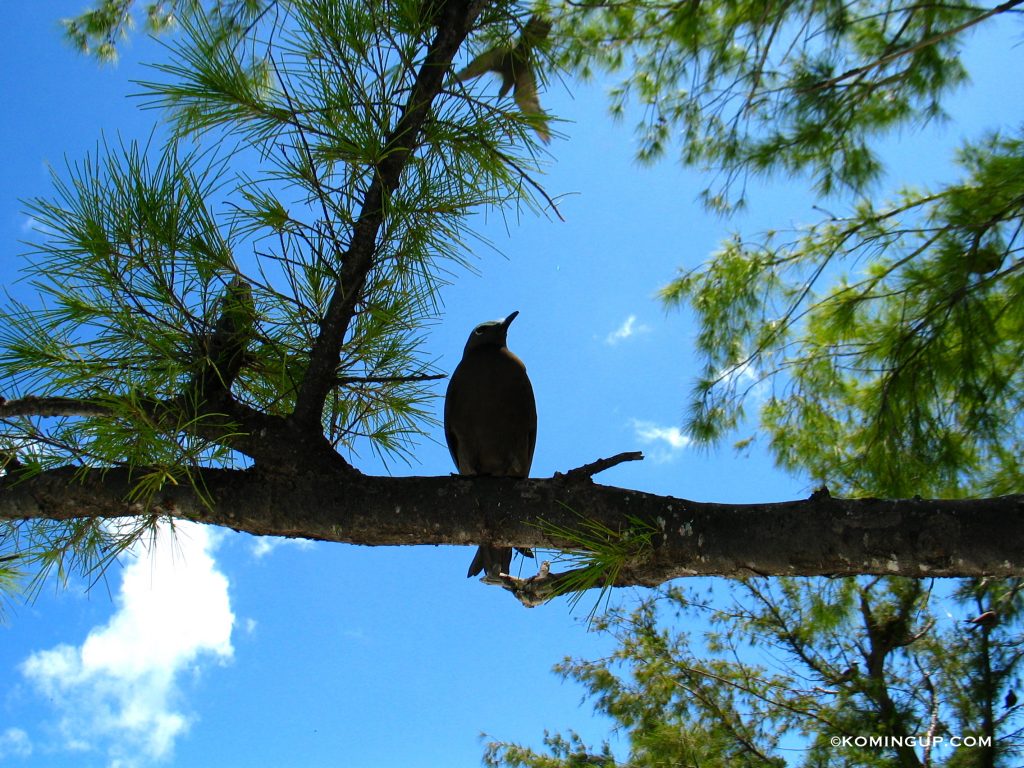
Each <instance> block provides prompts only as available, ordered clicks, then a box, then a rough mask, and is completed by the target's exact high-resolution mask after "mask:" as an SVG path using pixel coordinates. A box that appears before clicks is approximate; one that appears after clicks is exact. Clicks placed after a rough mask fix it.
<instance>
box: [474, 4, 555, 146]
mask: <svg viewBox="0 0 1024 768" xmlns="http://www.w3.org/2000/svg"><path fill="white" fill-rule="evenodd" d="M550 31H551V22H549V21H547V20H546V19H544V18H541V17H540V16H537V15H534V16H531V17H530V20H529V21H527V22H526V25H525V26H524V27H523V31H522V33H521V34H520V35H519V40H518V41H517V42H516V44H515V45H512V46H508V45H496V46H494V47H493V48H488V49H487V50H486V51H484V52H483V53H481V54H480V55H479V56H477V57H476V58H475V59H473V61H471V62H470V63H469V66H467V67H466V68H465V69H463V70H461V71H460V72H458V73H457V74H456V75H455V78H456V79H457V80H458V81H459V82H460V83H461V82H465V81H466V80H472V79H473V78H475V77H480V75H482V74H484V73H485V72H497V73H498V74H499V75H501V90H500V91H498V96H499V98H500V97H503V96H505V94H507V93H508V92H509V91H510V90H511V91H512V98H513V99H514V100H515V102H516V105H517V106H518V107H519V109H520V111H521V112H522V113H523V114H524V115H527V116H529V117H532V118H535V120H534V122H533V127H534V130H535V131H536V132H537V135H538V136H539V137H540V140H541V141H543V142H544V143H545V144H547V143H548V142H550V141H551V132H550V131H549V130H548V126H547V117H546V116H545V115H544V110H543V109H541V107H540V99H539V98H538V96H537V74H536V72H535V71H534V61H533V58H534V55H533V52H534V49H535V48H536V47H537V45H538V44H539V43H540V42H541V41H543V40H544V38H546V37H547V36H548V33H549V32H550Z"/></svg>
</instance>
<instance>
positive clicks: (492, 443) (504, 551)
mask: <svg viewBox="0 0 1024 768" xmlns="http://www.w3.org/2000/svg"><path fill="white" fill-rule="evenodd" d="M518 314H519V313H518V312H513V313H512V314H511V315H509V316H508V317H506V318H505V319H504V320H492V321H490V322H487V323H481V324H480V325H478V326H477V327H476V328H474V329H473V332H472V333H471V334H470V335H469V341H467V342H466V348H465V350H463V353H462V361H461V362H460V363H459V365H458V367H456V369H455V372H454V373H452V378H451V381H449V382H448V392H447V394H446V395H445V399H444V436H445V440H446V441H447V442H448V450H449V451H450V452H451V454H452V460H453V461H454V462H455V466H456V467H457V468H458V470H459V474H460V475H491V476H498V477H526V476H527V475H529V473H530V464H532V463H533V448H534V446H535V445H536V442H537V405H536V403H535V401H534V399H533V387H532V386H531V384H530V378H529V376H527V375H526V366H525V365H523V361H522V360H520V359H519V358H518V357H516V356H515V355H514V354H512V352H511V351H510V350H509V348H508V346H507V345H506V337H507V335H508V327H509V325H511V324H512V321H513V320H515V318H516V315H518ZM520 551H521V552H523V553H524V554H530V553H529V550H525V551H524V550H520ZM511 564H512V549H511V548H509V547H494V546H490V545H488V544H484V545H481V547H480V548H479V549H478V550H477V553H476V557H474V558H473V562H472V563H471V564H470V566H469V573H468V574H467V575H468V576H476V575H477V574H478V573H480V572H481V571H483V572H484V573H486V574H487V575H497V574H498V573H508V572H509V568H510V566H511Z"/></svg>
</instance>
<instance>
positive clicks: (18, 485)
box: [0, 467, 1024, 586]
mask: <svg viewBox="0 0 1024 768" xmlns="http://www.w3.org/2000/svg"><path fill="white" fill-rule="evenodd" d="M141 472H142V470H136V477H138V475H139V474H140V473H141ZM197 475H198V483H199V484H200V487H202V488H203V489H204V493H205V494H206V498H208V499H210V506H209V507H207V506H205V505H204V503H203V501H202V499H200V498H199V496H198V495H197V494H196V493H195V491H194V490H192V488H190V487H189V486H188V485H187V484H182V485H180V486H168V487H166V488H164V489H163V490H162V491H160V492H159V493H158V494H156V496H155V497H154V499H153V502H152V506H151V507H149V508H147V509H143V508H142V507H141V506H140V505H139V504H133V503H130V502H127V501H125V499H126V498H128V492H129V490H130V489H131V488H132V485H133V478H132V475H131V473H130V472H129V471H128V470H125V469H120V468H115V469H106V470H103V469H81V468H71V467H67V468H60V469H54V470H49V471H46V472H42V473H40V474H37V475H34V476H30V475H27V473H26V474H23V473H21V472H17V471H16V472H14V473H12V474H11V475H8V476H5V477H2V478H0V519H5V520H21V519H28V518H50V519H73V518H81V517H106V518H117V517H125V516H133V515H139V514H143V513H146V514H159V515H167V516H170V517H174V518H181V519H187V520H193V521H196V522H201V523H208V524H212V525H220V526H225V527H228V528H232V529H234V530H238V531H246V532H248V533H252V534H254V535H273V536H289V537H301V538H308V539H318V540H322V541H337V542H347V543H352V544H363V545H371V546H379V545H412V544H457V545H470V544H479V543H481V542H492V543H494V544H496V545H499V546H519V547H534V548H540V549H544V548H549V549H575V550H578V549H579V544H578V543H577V542H574V541H572V540H569V539H567V538H562V537H560V536H558V535H555V534H549V533H545V532H544V531H551V530H568V531H572V530H574V529H576V528H578V527H579V524H580V517H579V512H582V513H584V514H585V516H586V518H587V519H588V520H591V521H596V522H598V523H600V524H601V525H603V526H606V527H607V528H609V529H611V530H612V531H619V532H623V533H626V532H628V531H629V530H630V526H635V525H636V521H640V522H641V523H642V524H644V525H647V526H650V527H651V528H653V529H655V530H657V531H659V532H660V533H659V534H657V535H656V536H655V537H654V541H653V554H652V556H651V557H650V558H649V559H647V560H646V561H644V562H634V563H630V564H628V565H626V566H624V567H623V568H622V569H621V570H620V572H619V576H618V578H617V579H616V581H615V583H614V586H627V585H642V586H654V585H657V584H660V583H662V582H664V581H668V580H669V579H674V578H679V577H682V576H697V575H722V576H747V575H750V574H759V575H786V576H821V575H829V576H850V575H855V574H878V575H888V576H893V575H903V576H912V577H921V576H929V577H933V576H981V575H991V576H997V577H1006V576H1020V575H1024V548H1021V547H1020V542H1021V541H1024V495H1017V496H1004V497H999V498H992V499H973V500H970V499H964V500H925V499H901V500H883V499H835V498H832V497H830V496H829V495H828V494H827V493H816V494H815V495H814V496H812V497H811V498H809V499H805V500H800V501H788V502H781V503H774V504H747V505H733V504H712V503H706V502H697V501H689V500H686V499H677V498H674V497H671V496H657V495H655V494H650V493H644V492H642V491H633V490H628V489H624V488H615V487H610V486H603V485H597V484H594V483H589V482H580V481H579V480H571V479H569V478H566V477H555V478H550V479H528V480H515V479H511V478H488V477H481V478H466V477H459V476H454V477H401V478H392V477H372V476H366V475H359V474H355V473H352V472H351V471H346V470H345V469H344V468H342V467H338V468H335V470H333V471H331V470H329V469H324V468H318V470H317V471H316V472H305V473H276V472H275V473H270V472H264V471H260V470H258V469H256V470H225V469H206V470H199V471H197ZM578 511H579V512H578ZM559 576H560V575H559V574H548V575H547V576H546V578H547V579H554V578H558V577H559Z"/></svg>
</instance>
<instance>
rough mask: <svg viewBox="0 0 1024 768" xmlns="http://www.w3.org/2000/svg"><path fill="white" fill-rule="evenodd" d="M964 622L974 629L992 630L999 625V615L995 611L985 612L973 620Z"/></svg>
mask: <svg viewBox="0 0 1024 768" xmlns="http://www.w3.org/2000/svg"><path fill="white" fill-rule="evenodd" d="M964 621H965V622H966V623H968V624H970V625H971V626H972V627H982V628H983V629H992V627H994V626H995V625H996V624H998V623H999V614H998V613H996V612H995V611H985V612H984V613H982V614H980V615H978V616H975V617H974V618H973V619H964Z"/></svg>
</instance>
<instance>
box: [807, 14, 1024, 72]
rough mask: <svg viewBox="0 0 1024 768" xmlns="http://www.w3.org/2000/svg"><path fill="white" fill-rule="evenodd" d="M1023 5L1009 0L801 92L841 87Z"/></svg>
mask: <svg viewBox="0 0 1024 768" xmlns="http://www.w3.org/2000/svg"><path fill="white" fill-rule="evenodd" d="M1021 3H1024V0H1007V2H1004V3H1001V4H999V5H997V6H996V7H995V8H989V9H988V10H987V11H985V12H983V13H981V14H979V15H977V16H975V17H974V18H973V19H971V20H970V21H965V22H964V23H963V24H958V25H957V26H955V27H953V28H952V29H944V30H942V31H941V32H937V33H935V34H934V35H932V36H931V37H929V38H926V39H924V40H921V41H919V42H917V43H914V44H913V45H909V46H907V47H905V48H900V49H899V50H896V51H893V52H892V53H890V54H887V55H885V56H881V57H879V58H877V59H875V60H874V61H872V62H870V63H868V64H864V65H862V66H859V67H854V68H853V69H848V70H846V71H845V72H843V73H842V74H840V75H836V76H835V77H830V78H829V79H827V80H820V81H818V82H816V83H814V84H813V85H811V86H809V87H807V88H804V89H801V91H803V92H809V91H820V90H824V89H826V88H832V87H833V86H836V85H839V83H841V82H843V81H844V80H849V79H851V78H854V77H860V76H861V75H864V74H867V73H868V72H870V71H871V70H873V69H878V68H880V67H884V66H886V65H887V64H891V63H892V62H894V61H896V60H897V59H900V58H902V57H904V56H908V55H910V54H913V53H916V52H917V51H919V50H921V49H922V48H927V47H929V46H931V45H935V44H936V43H940V42H942V41H943V40H945V39H947V38H950V37H955V36H956V35H959V34H960V33H961V32H963V31H964V30H966V29H970V28H971V27H973V26H975V25H977V24H980V23H981V22H983V21H985V20H987V19H990V18H992V17H993V16H998V15H999V14H1001V13H1006V12H1007V11H1011V10H1013V9H1014V8H1015V7H1017V6H1018V5H1020V4H1021Z"/></svg>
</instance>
